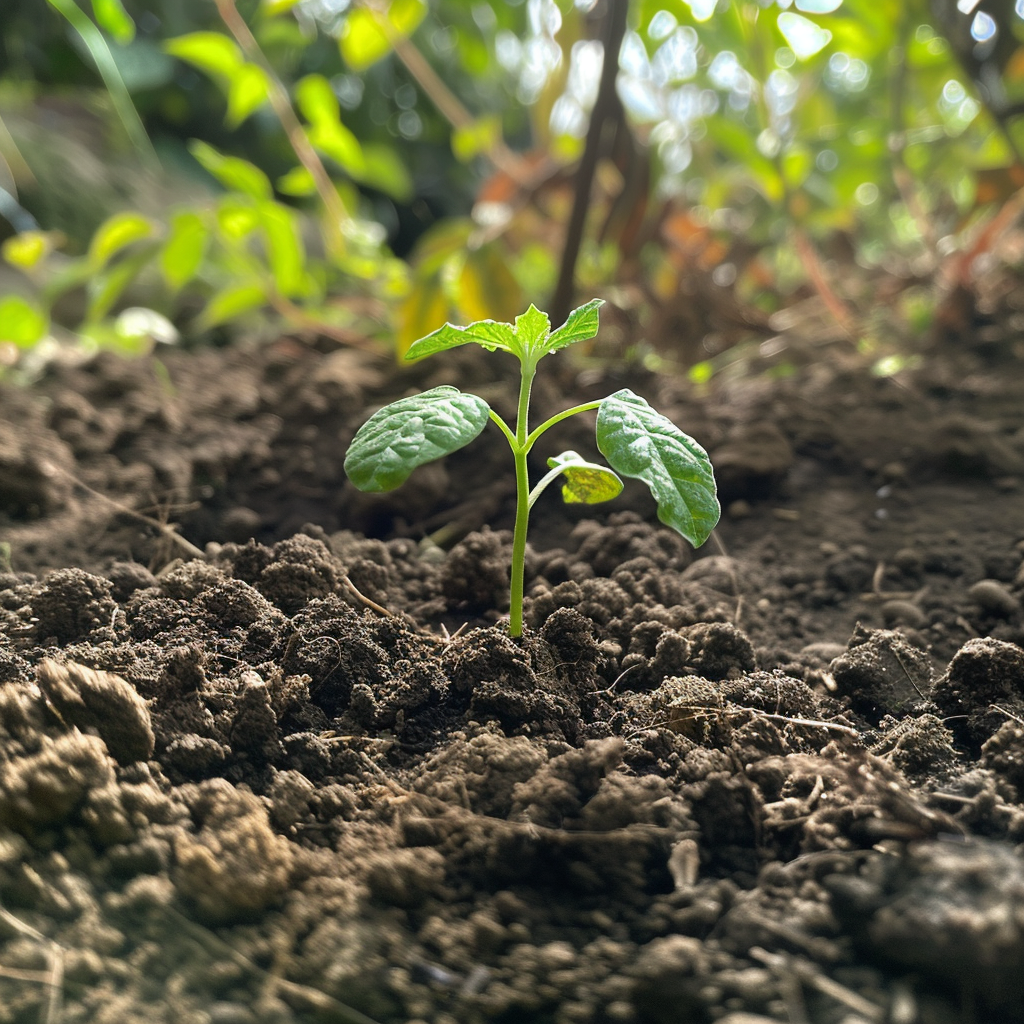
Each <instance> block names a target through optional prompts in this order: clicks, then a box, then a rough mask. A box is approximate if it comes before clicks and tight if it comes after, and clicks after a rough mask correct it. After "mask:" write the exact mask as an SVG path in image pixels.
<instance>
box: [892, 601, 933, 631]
mask: <svg viewBox="0 0 1024 1024" xmlns="http://www.w3.org/2000/svg"><path fill="white" fill-rule="evenodd" d="M881 610H882V621H883V622H884V623H885V624H886V626H887V627H889V628H892V627H893V626H909V627H910V628H911V629H922V628H923V627H924V626H927V625H928V616H927V615H925V613H924V612H923V611H921V609H920V608H918V607H917V605H916V604H914V603H913V602H912V601H899V600H894V601H886V602H885V604H883V605H882V609H881Z"/></svg>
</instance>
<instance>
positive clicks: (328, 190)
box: [215, 0, 348, 253]
mask: <svg viewBox="0 0 1024 1024" xmlns="http://www.w3.org/2000/svg"><path fill="white" fill-rule="evenodd" d="M215 2H216V4H217V13H218V14H220V17H221V20H222V21H223V22H224V24H225V25H226V26H227V28H228V31H229V32H230V33H231V34H232V35H233V36H234V37H235V39H236V41H237V42H238V45H239V46H241V48H242V49H243V51H244V52H245V55H246V57H247V58H248V59H249V60H251V61H252V62H253V63H254V64H256V65H258V66H259V67H260V68H262V69H263V71H264V73H265V74H266V76H267V80H268V81H269V82H270V89H269V99H270V105H271V107H273V109H274V113H275V114H276V115H277V119H278V121H280V122H281V127H282V128H284V131H285V134H286V135H287V136H288V142H289V143H290V144H291V147H292V149H293V150H295V155H296V156H297V157H298V158H299V162H300V163H301V164H302V166H303V167H305V168H306V170H307V171H309V173H310V175H311V176H312V178H313V182H314V184H315V185H316V190H317V193H318V194H319V196H320V200H321V202H323V204H324V208H325V210H326V211H327V228H328V232H329V234H328V237H327V239H326V240H325V241H326V242H327V244H328V246H329V248H330V249H331V250H332V252H334V253H341V252H343V251H344V249H345V239H344V236H343V235H342V231H341V226H342V224H344V223H345V222H346V221H347V220H348V214H347V213H346V212H345V207H344V206H343V205H342V202H341V199H340V197H339V196H338V191H337V189H336V188H335V187H334V182H333V181H331V176H330V175H329V174H328V173H327V169H326V168H325V167H324V165H323V161H322V160H321V159H320V156H319V155H318V153H317V151H316V150H315V149H314V148H313V144H312V143H311V142H310V141H309V136H308V135H306V130H305V129H304V128H303V127H302V123H301V122H300V121H299V119H298V117H297V116H296V114H295V111H294V110H293V109H292V103H291V100H290V99H289V97H288V92H287V90H286V89H285V87H284V86H283V85H282V84H281V80H280V79H279V78H278V77H277V75H276V74H274V69H273V68H272V67H271V66H270V64H269V62H268V61H267V58H266V57H264V55H263V51H262V50H261V49H260V44H259V43H258V42H256V37H255V36H254V35H253V34H252V31H251V29H250V28H249V26H248V25H247V24H246V23H245V19H244V18H243V17H242V16H241V15H240V14H239V13H238V8H237V7H235V2H234V0H215Z"/></svg>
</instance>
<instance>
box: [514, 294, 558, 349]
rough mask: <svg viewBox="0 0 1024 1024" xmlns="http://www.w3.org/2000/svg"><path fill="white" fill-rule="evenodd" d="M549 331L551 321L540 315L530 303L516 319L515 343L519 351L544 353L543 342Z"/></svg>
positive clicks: (544, 346) (545, 315)
mask: <svg viewBox="0 0 1024 1024" xmlns="http://www.w3.org/2000/svg"><path fill="white" fill-rule="evenodd" d="M550 331H551V320H550V319H549V318H548V315H547V313H542V312H541V311H540V310H539V309H538V308H537V307H536V306H535V305H534V304H533V303H532V302H531V303H530V308H529V309H528V310H527V311H526V312H525V313H520V314H519V316H517V317H516V342H517V343H518V345H519V347H520V348H521V349H524V350H525V349H528V348H532V349H535V350H539V351H541V352H546V351H547V346H546V345H545V342H546V341H547V338H548V335H549V333H550Z"/></svg>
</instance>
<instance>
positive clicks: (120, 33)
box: [92, 0, 135, 46]
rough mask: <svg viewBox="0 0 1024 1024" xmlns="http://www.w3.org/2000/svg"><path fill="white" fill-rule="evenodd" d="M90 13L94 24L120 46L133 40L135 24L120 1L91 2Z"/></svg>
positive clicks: (97, 0) (93, 0)
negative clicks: (94, 19)
mask: <svg viewBox="0 0 1024 1024" xmlns="http://www.w3.org/2000/svg"><path fill="white" fill-rule="evenodd" d="M92 13H93V16H94V17H95V18H96V24H97V25H99V27H100V28H102V29H104V30H105V31H106V32H109V33H110V35H112V36H113V37H114V39H115V40H116V41H117V42H118V43H120V44H121V45H122V46H127V45H128V44H129V43H130V42H131V41H132V40H133V39H134V38H135V22H134V21H132V19H131V18H130V17H129V15H128V12H127V11H126V10H125V9H124V7H123V6H122V4H121V0H92Z"/></svg>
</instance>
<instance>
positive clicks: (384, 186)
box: [362, 142, 413, 203]
mask: <svg viewBox="0 0 1024 1024" xmlns="http://www.w3.org/2000/svg"><path fill="white" fill-rule="evenodd" d="M363 160H364V162H365V168H364V174H363V178H362V180H363V181H365V182H367V183H369V184H372V185H373V187H374V188H377V189H380V191H381V192H383V193H384V194H385V195H388V196H390V197H391V198H392V199H394V200H396V201H397V202H399V203H407V202H409V201H410V200H411V199H412V196H413V183H412V175H411V174H410V173H409V170H408V168H407V167H406V166H405V164H404V163H403V162H402V158H401V157H400V156H399V155H398V153H396V152H395V150H394V148H392V147H391V146H388V145H386V144H384V143H380V142H371V143H369V144H368V145H364V146H363Z"/></svg>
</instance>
